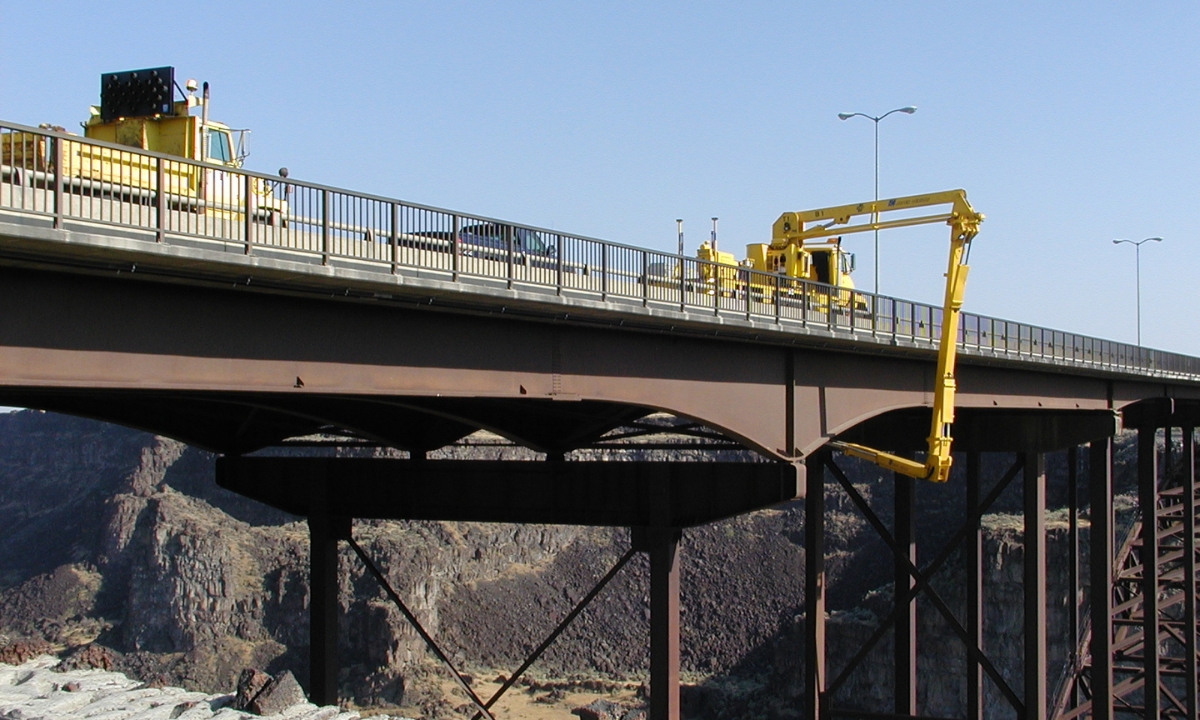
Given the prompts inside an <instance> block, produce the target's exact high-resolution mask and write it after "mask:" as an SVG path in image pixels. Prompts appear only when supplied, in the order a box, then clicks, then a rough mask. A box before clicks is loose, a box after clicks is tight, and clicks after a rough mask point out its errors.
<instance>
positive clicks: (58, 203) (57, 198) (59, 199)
mask: <svg viewBox="0 0 1200 720" xmlns="http://www.w3.org/2000/svg"><path fill="white" fill-rule="evenodd" d="M51 152H52V153H54V229H55V230H61V229H62V224H63V157H62V154H63V140H62V138H60V137H55V138H54V139H53V140H52V143H51Z"/></svg>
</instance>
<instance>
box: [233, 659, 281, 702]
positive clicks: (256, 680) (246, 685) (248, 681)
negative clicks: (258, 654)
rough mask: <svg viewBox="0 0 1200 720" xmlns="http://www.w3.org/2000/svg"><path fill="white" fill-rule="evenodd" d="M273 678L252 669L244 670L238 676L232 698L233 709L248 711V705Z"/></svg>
mask: <svg viewBox="0 0 1200 720" xmlns="http://www.w3.org/2000/svg"><path fill="white" fill-rule="evenodd" d="M274 679H275V678H273V677H271V676H270V675H268V674H266V673H265V672H263V671H261V670H255V669H254V668H246V669H245V670H243V671H242V674H241V675H239V676H238V683H237V692H236V693H235V694H234V696H233V707H234V709H235V710H248V709H250V703H252V702H254V699H255V698H257V697H258V695H259V693H261V692H262V691H263V688H265V687H266V686H267V685H269V684H270V683H271V681H272V680H274Z"/></svg>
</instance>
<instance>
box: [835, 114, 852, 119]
mask: <svg viewBox="0 0 1200 720" xmlns="http://www.w3.org/2000/svg"><path fill="white" fill-rule="evenodd" d="M852 117H854V113H838V120H849V119H850V118H852Z"/></svg>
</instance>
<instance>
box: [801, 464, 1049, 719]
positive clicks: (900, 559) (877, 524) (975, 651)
mask: <svg viewBox="0 0 1200 720" xmlns="http://www.w3.org/2000/svg"><path fill="white" fill-rule="evenodd" d="M824 464H825V467H826V468H827V469H828V470H829V472H830V474H832V475H833V477H834V478H835V479H836V480H837V482H838V484H839V485H840V486H841V488H842V489H843V490H844V491H845V492H846V494H847V495H848V496H849V498H850V500H851V502H853V503H854V505H855V507H857V508H858V510H859V512H860V513H861V514H862V515H863V517H864V518H865V519H866V520H867V522H868V523H869V524H870V525H871V527H872V528H873V529H874V530H875V532H876V533H877V534H878V535H879V537H880V539H881V540H883V542H884V544H885V545H887V546H888V548H889V549H890V550H891V552H892V553H893V555H894V556H895V560H896V563H897V565H899V566H902V567H904V568H905V569H906V571H907V572H908V574H909V576H910V577H911V578H912V583H911V587H910V588H909V589H908V590H907V592H904V593H901V592H897V595H896V600H895V603H894V604H893V609H892V612H891V614H890V615H889V616H888V617H887V618H885V619H884V621H883V622H882V623H880V625H879V626H878V627H877V628H876V630H875V632H874V633H873V634H872V635H871V637H870V638H869V639H868V640H867V641H866V642H865V643H864V644H863V645H862V647H860V648H859V650H858V652H857V653H855V655H854V656H853V657H852V658H851V659H850V661H849V662H848V663H847V664H846V667H845V668H843V669H842V671H841V672H840V673H839V674H838V675H837V677H835V678H834V679H833V681H832V682H831V683H829V685H828V686H827V688H826V689H825V691H824V693H823V694H824V695H825V696H826V698H825V700H824V702H823V703H822V706H823V707H825V708H826V709H827V710H829V711H832V707H831V706H832V698H833V697H834V696H835V694H836V693H837V691H838V690H839V689H840V688H841V687H842V685H843V684H844V683H845V682H846V680H847V679H849V677H850V674H851V673H852V672H853V671H854V670H855V669H856V668H858V666H859V665H860V664H861V663H862V661H863V660H864V659H865V658H866V657H867V655H868V654H870V652H871V650H872V649H873V648H874V647H875V646H876V645H877V644H878V643H879V642H880V640H882V639H883V637H884V636H885V635H886V634H887V632H888V630H890V629H892V628H894V627H895V626H896V623H897V621H899V620H900V619H901V617H903V616H904V614H905V612H906V610H907V609H908V608H909V606H910V604H911V603H913V602H915V600H916V598H917V596H919V595H920V594H922V593H924V594H925V596H926V597H927V598H928V599H929V600H930V602H931V603H932V604H933V606H934V607H935V608H936V609H937V610H938V612H939V613H940V614H941V615H942V617H943V619H944V620H945V621H946V623H947V625H948V626H949V627H950V628H951V630H952V631H953V632H954V633H955V634H956V635H957V636H958V637H959V639H960V640H961V641H962V642H963V644H964V645H965V646H966V647H967V650H968V653H969V654H970V655H971V656H972V658H973V659H974V660H975V661H976V662H978V663H979V666H980V668H981V669H982V670H983V672H984V673H986V675H987V676H988V677H989V678H990V679H991V680H992V682H993V683H995V685H996V687H997V688H998V689H999V690H1000V692H1001V693H1002V694H1003V695H1004V697H1005V698H1006V699H1007V700H1008V702H1009V703H1010V704H1011V705H1012V707H1013V708H1014V709H1015V710H1016V712H1017V714H1018V716H1023V715H1024V712H1025V706H1024V703H1023V702H1022V700H1021V698H1020V697H1019V696H1018V695H1017V694H1016V692H1015V691H1014V690H1013V689H1012V687H1011V686H1009V684H1008V683H1007V681H1006V680H1005V679H1004V677H1003V676H1002V675H1001V674H1000V672H999V670H998V669H997V668H996V666H995V664H994V663H992V661H991V660H990V659H989V658H988V657H987V655H986V654H985V653H984V652H983V650H982V649H981V648H980V647H979V645H978V643H977V641H976V639H975V638H976V637H977V632H974V633H973V632H969V631H968V630H967V628H964V627H963V625H962V624H961V623H960V622H959V620H958V618H957V617H955V615H954V613H953V611H951V610H950V608H949V607H948V606H947V605H946V603H945V601H944V600H943V599H942V598H941V596H940V595H939V594H938V593H937V592H936V591H935V590H934V589H933V588H932V587H931V586H930V581H931V579H932V578H933V576H934V575H935V574H936V573H937V572H938V571H939V570H941V568H942V567H943V565H944V564H945V563H946V561H947V560H949V559H950V557H951V556H952V555H953V554H954V552H955V551H956V550H957V548H958V546H959V544H960V543H961V542H962V541H963V540H964V539H965V538H966V537H967V536H968V535H969V534H970V533H971V530H972V528H974V527H977V526H978V523H979V519H980V518H981V517H982V516H983V514H984V513H986V512H987V510H988V509H989V508H990V507H991V505H992V503H994V502H995V501H996V499H997V498H999V497H1000V495H1001V493H1003V492H1004V490H1005V489H1006V488H1007V487H1008V485H1009V484H1010V483H1011V482H1012V480H1013V478H1015V477H1016V476H1017V474H1018V473H1019V472H1020V471H1021V470H1022V469H1023V468H1024V467H1025V465H1026V460H1025V459H1024V458H1023V457H1021V456H1018V458H1017V460H1016V462H1014V463H1013V465H1012V466H1011V467H1010V468H1009V469H1008V471H1007V472H1006V473H1005V474H1004V476H1003V477H1002V478H1001V479H1000V481H999V482H998V483H996V485H995V487H993V488H992V490H991V492H990V493H988V496H987V497H986V498H985V499H984V501H983V502H982V503H979V504H978V506H977V507H976V508H975V509H974V510H973V511H972V512H971V513H970V514H969V517H968V518H967V521H966V522H965V523H964V524H963V525H962V527H960V528H959V530H958V532H956V533H955V535H954V536H953V537H952V538H951V540H950V542H948V543H947V544H946V546H945V547H944V548H943V549H942V551H941V553H940V554H939V555H938V556H937V557H936V558H935V559H934V560H933V562H931V563H930V564H929V565H928V566H927V567H926V568H925V570H924V571H922V570H919V569H918V568H917V567H916V566H915V565H914V564H913V563H912V562H911V560H910V559H909V555H908V553H907V547H901V546H900V545H899V544H898V543H897V542H896V540H895V538H894V537H893V536H892V533H891V532H889V531H888V529H887V527H886V526H885V525H884V524H883V522H882V521H881V520H880V519H879V517H878V515H876V514H875V512H874V511H873V510H872V509H871V507H870V505H869V504H868V503H867V501H866V499H865V498H863V497H862V494H861V493H859V492H858V490H857V489H856V488H855V487H854V485H853V484H852V483H851V482H850V480H849V478H847V477H846V474H845V473H844V472H843V471H842V470H841V468H840V467H838V465H837V463H836V462H835V461H834V460H833V459H832V457H827V458H826V459H825V463H824ZM812 492H813V488H812V487H810V488H809V493H810V496H811V493H812ZM972 629H973V630H975V629H976V628H972ZM833 712H834V714H837V713H836V711H833ZM855 714H856V715H858V714H860V713H857V711H856V713H855ZM886 716H887V717H916V716H915V715H913V714H908V715H904V714H889V715H886ZM879 717H884V715H879Z"/></svg>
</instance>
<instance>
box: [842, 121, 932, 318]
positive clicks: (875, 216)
mask: <svg viewBox="0 0 1200 720" xmlns="http://www.w3.org/2000/svg"><path fill="white" fill-rule="evenodd" d="M916 111H917V108H916V106H914V105H908V106H906V107H902V108H896V109H895V110H888V111H887V112H885V113H884V114H882V115H880V116H878V117H876V116H875V115H868V114H866V113H859V112H855V113H844V112H843V113H838V120H849V119H850V118H852V117H865V118H866V119H868V120H870V121H871V122H873V123H875V202H876V203H878V202H879V121H880V120H882V119H884V118H885V117H887V116H888V115H891V114H892V113H898V112H900V113H904V114H905V115H912V114H913V113H915V112H916ZM871 222H872V223H875V224H878V223H879V212H878V211H877V212H875V213H874V214H873V215H872V216H871ZM874 264H875V294H876V295H878V294H879V228H875V259H874Z"/></svg>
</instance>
